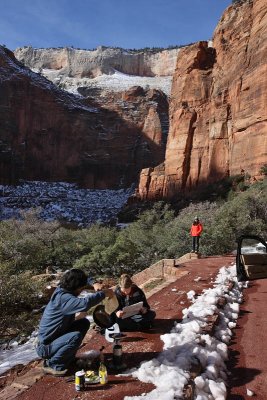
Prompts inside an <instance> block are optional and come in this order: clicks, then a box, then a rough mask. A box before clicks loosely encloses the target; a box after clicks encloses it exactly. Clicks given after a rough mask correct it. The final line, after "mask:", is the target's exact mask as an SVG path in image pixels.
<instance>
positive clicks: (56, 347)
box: [36, 318, 90, 371]
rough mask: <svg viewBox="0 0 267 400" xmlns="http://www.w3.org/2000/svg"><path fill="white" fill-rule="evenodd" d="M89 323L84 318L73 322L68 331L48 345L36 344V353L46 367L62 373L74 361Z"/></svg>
mask: <svg viewBox="0 0 267 400" xmlns="http://www.w3.org/2000/svg"><path fill="white" fill-rule="evenodd" d="M89 327H90V322H89V321H88V319H86V318H82V319H79V320H77V321H74V322H73V323H72V324H71V326H70V328H69V329H68V331H67V332H66V333H65V334H64V335H62V336H59V337H58V338H56V339H55V340H53V341H52V342H51V343H49V344H43V343H40V342H39V343H38V344H37V347H36V351H37V354H38V356H39V357H41V358H44V359H46V360H47V366H48V367H51V368H53V369H55V370H58V371H62V370H64V369H66V368H68V366H69V365H70V364H71V362H73V361H74V359H75V354H76V352H77V350H78V348H79V347H80V345H81V343H82V341H83V338H84V336H85V335H86V332H87V331H88V329H89Z"/></svg>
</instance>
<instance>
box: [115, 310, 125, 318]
mask: <svg viewBox="0 0 267 400" xmlns="http://www.w3.org/2000/svg"><path fill="white" fill-rule="evenodd" d="M123 314H124V312H123V311H122V310H119V311H117V312H116V316H117V317H118V318H121V317H122V316H123Z"/></svg>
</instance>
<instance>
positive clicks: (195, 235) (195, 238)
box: [190, 217, 203, 253]
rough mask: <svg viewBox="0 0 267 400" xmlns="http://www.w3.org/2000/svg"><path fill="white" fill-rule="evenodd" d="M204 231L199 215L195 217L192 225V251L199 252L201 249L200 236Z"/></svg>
mask: <svg viewBox="0 0 267 400" xmlns="http://www.w3.org/2000/svg"><path fill="white" fill-rule="evenodd" d="M202 231H203V226H202V224H201V222H200V221H199V218H198V217H195V219H194V221H193V224H192V226H191V230H190V234H191V236H192V253H198V250H199V238H200V235H201V233H202Z"/></svg>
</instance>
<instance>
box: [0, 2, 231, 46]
mask: <svg viewBox="0 0 267 400" xmlns="http://www.w3.org/2000/svg"><path fill="white" fill-rule="evenodd" d="M230 4H231V0H187V1H184V0H0V44H5V45H6V46H7V47H8V48H10V49H11V50H14V49H15V48H17V47H21V46H29V45H31V46H33V47H64V46H74V47H76V48H84V49H93V48H96V47H97V46H100V45H103V46H114V47H123V48H126V49H131V48H136V49H138V48H143V47H167V46H170V45H183V44H189V43H192V42H195V41H198V40H208V39H209V38H211V37H212V33H213V31H214V29H215V27H216V25H217V23H218V21H219V19H220V17H221V15H222V13H223V11H224V10H225V9H226V7H227V6H228V5H230Z"/></svg>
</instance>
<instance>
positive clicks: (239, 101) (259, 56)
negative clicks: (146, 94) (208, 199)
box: [137, 0, 267, 199]
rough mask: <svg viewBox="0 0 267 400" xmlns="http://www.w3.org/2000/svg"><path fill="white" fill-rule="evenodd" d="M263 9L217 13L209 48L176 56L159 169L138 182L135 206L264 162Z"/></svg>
mask: <svg viewBox="0 0 267 400" xmlns="http://www.w3.org/2000/svg"><path fill="white" fill-rule="evenodd" d="M266 60H267V3H266V1H265V0H254V1H252V0H247V1H241V2H235V3H234V4H233V5H232V6H230V7H229V8H228V9H227V10H226V11H225V13H224V14H223V16H222V18H221V20H220V22H219V24H218V26H217V28H216V30H215V32H214V37H213V44H212V47H209V45H208V43H207V42H199V43H196V44H194V45H191V46H188V47H186V48H183V49H181V51H180V52H179V54H178V59H177V64H176V69H175V73H174V78H173V84H172V91H171V100H170V120H169V122H170V130H169V135H168V141H167V148H166V155H165V161H164V163H162V164H160V165H158V166H157V167H155V168H147V169H144V170H143V171H142V173H141V175H140V181H139V189H138V194H137V195H138V197H139V198H141V199H159V198H169V199H172V198H175V196H176V195H177V194H178V193H180V192H184V191H190V190H192V189H197V188H198V187H200V186H201V185H207V184H208V183H211V182H215V181H219V180H221V179H223V178H225V177H227V176H229V175H238V174H240V173H241V172H243V171H245V172H246V173H248V174H250V175H251V176H252V177H256V178H257V176H258V175H259V170H260V167H261V166H262V165H264V164H266V163H267V106H266V105H267V63H266Z"/></svg>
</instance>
